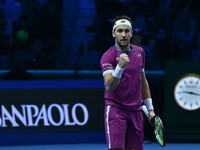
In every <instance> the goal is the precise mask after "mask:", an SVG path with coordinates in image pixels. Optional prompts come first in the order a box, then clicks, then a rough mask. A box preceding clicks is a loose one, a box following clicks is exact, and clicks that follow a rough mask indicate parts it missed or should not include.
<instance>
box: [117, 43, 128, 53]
mask: <svg viewBox="0 0 200 150" xmlns="http://www.w3.org/2000/svg"><path fill="white" fill-rule="evenodd" d="M117 44H118V45H119V47H120V48H121V49H126V48H127V47H128V46H129V42H128V44H127V45H121V44H120V42H117ZM125 52H126V51H125Z"/></svg>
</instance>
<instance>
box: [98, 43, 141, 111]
mask: <svg viewBox="0 0 200 150" xmlns="http://www.w3.org/2000/svg"><path fill="white" fill-rule="evenodd" d="M131 47H132V49H131V51H130V52H127V53H126V54H127V55H128V57H129V63H128V64H127V65H126V67H125V69H124V71H123V74H122V77H121V79H120V83H119V85H118V87H117V88H116V89H115V90H114V91H112V92H109V91H108V90H106V88H105V105H112V106H116V107H120V108H123V109H126V110H132V111H137V110H142V107H141V104H142V94H141V72H142V70H143V69H144V66H145V53H144V50H143V49H142V48H141V47H138V46H135V45H131ZM121 54H123V52H121V51H119V50H117V48H116V46H115V45H114V46H112V47H110V48H109V49H108V50H107V51H106V52H105V53H104V54H103V56H102V58H101V62H100V64H101V69H102V72H103V76H104V75H105V74H107V73H112V72H113V71H114V70H115V67H116V66H117V64H118V62H119V56H120V55H121Z"/></svg>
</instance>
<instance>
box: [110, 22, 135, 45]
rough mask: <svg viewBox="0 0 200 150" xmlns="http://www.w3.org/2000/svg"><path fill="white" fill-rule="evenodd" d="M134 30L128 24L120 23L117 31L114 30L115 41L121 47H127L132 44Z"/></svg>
mask: <svg viewBox="0 0 200 150" xmlns="http://www.w3.org/2000/svg"><path fill="white" fill-rule="evenodd" d="M132 33H133V30H132V29H131V28H130V27H129V26H127V25H119V26H117V27H116V29H115V31H112V35H113V37H115V42H116V43H117V44H118V45H119V46H121V47H127V46H129V44H130V40H131V37H132Z"/></svg>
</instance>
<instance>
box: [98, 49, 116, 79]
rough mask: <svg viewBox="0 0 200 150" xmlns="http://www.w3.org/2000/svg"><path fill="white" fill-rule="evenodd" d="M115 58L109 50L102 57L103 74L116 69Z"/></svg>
mask: <svg viewBox="0 0 200 150" xmlns="http://www.w3.org/2000/svg"><path fill="white" fill-rule="evenodd" d="M113 59H114V57H113V55H112V54H111V53H109V51H107V52H105V53H104V54H103V56H102V57H101V61H100V64H101V69H102V73H103V76H104V75H105V74H107V73H112V72H113V71H114V70H115V68H114V65H113V64H114V62H113Z"/></svg>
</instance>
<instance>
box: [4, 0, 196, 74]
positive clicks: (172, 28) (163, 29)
mask: <svg viewBox="0 0 200 150" xmlns="http://www.w3.org/2000/svg"><path fill="white" fill-rule="evenodd" d="M93 2H94V5H95V8H96V17H95V19H94V22H93V24H92V25H91V26H90V27H88V31H87V32H95V34H96V39H95V41H96V42H95V44H94V45H95V47H94V51H98V52H99V53H98V54H100V55H101V54H102V53H103V52H105V51H106V50H107V49H108V48H109V47H110V46H111V45H113V44H114V41H113V38H112V36H111V30H112V28H111V20H112V18H113V17H115V16H116V15H124V14H126V15H128V16H130V17H131V18H132V19H133V30H134V35H133V38H132V43H133V44H135V45H138V46H141V47H143V48H144V50H145V53H146V69H150V70H153V69H164V62H165V61H166V60H200V19H199V16H200V9H199V8H200V1H199V0H93ZM77 4H78V3H77ZM61 32H62V0H0V69H11V70H12V69H13V68H18V69H19V68H20V69H21V70H24V69H25V68H26V69H65V67H66V66H63V65H62V62H61V59H60V57H61V55H62V53H61V49H62V47H61V46H62V44H61V41H62V40H61ZM105 39H106V40H105ZM97 66H99V64H97ZM97 69H98V68H97ZM14 70H16V69H14ZM5 78H6V77H5Z"/></svg>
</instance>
